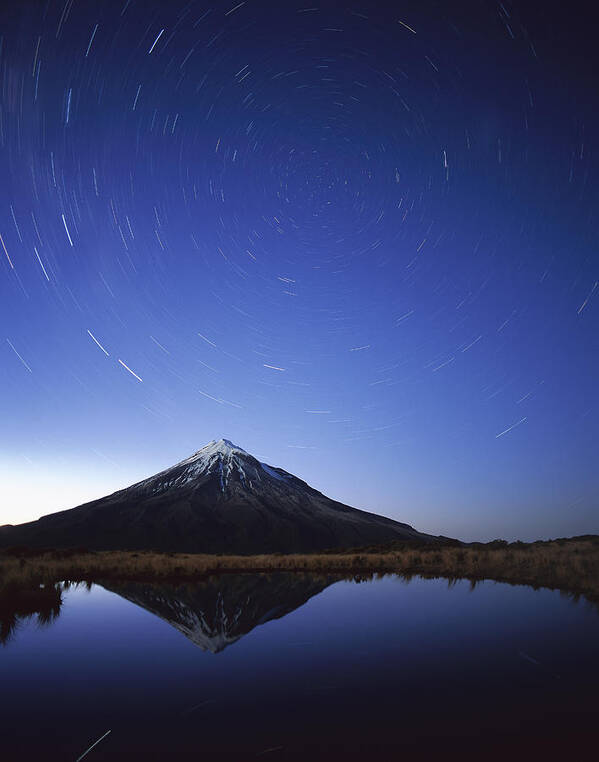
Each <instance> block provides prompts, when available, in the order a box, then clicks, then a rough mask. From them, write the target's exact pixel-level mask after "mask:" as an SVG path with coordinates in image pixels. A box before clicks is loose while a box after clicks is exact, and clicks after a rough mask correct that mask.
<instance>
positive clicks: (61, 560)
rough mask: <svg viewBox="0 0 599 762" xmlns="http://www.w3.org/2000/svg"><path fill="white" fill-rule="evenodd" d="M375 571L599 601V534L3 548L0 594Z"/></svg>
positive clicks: (366, 573)
mask: <svg viewBox="0 0 599 762" xmlns="http://www.w3.org/2000/svg"><path fill="white" fill-rule="evenodd" d="M274 571H287V572H311V573H333V574H340V575H346V576H356V575H369V574H373V573H395V574H401V575H406V576H410V575H421V576H424V577H446V578H449V579H461V578H465V579H470V580H475V581H477V580H484V579H490V580H496V581H498V582H509V583H511V584H521V585H531V586H533V587H547V588H552V589H559V590H562V591H564V592H567V593H570V594H573V595H583V596H585V597H586V598H588V599H589V600H591V601H593V602H595V603H599V536H595V535H586V536H582V537H574V538H571V539H560V540H548V541H538V542H535V543H519V542H517V543H509V544H508V543H507V542H505V541H501V540H499V541H494V542H492V543H486V544H482V543H474V544H470V545H465V544H460V543H457V542H449V543H439V544H430V545H419V546H413V545H412V546H409V545H407V544H405V543H404V544H399V545H397V546H387V547H381V548H372V547H371V548H363V549H359V550H352V551H345V552H343V551H342V552H333V551H329V552H325V553H312V554H300V553H298V554H289V555H284V554H269V555H255V556H234V555H231V556H228V555H218V556H215V555H204V554H189V553H155V552H152V551H95V552H94V551H85V550H32V549H26V548H21V549H19V548H13V549H6V550H4V551H1V552H0V593H1V592H2V590H8V589H15V588H21V587H29V586H31V585H39V584H42V583H46V584H47V583H54V582H58V581H61V580H70V581H83V580H85V581H92V582H93V581H94V580H97V579H100V578H102V579H107V578H110V577H112V578H115V579H117V578H118V579H121V580H125V579H138V580H160V579H193V578H201V577H205V576H208V575H215V574H225V573H232V572H236V573H240V572H241V573H243V572H247V573H249V572H274Z"/></svg>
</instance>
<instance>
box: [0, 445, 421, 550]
mask: <svg viewBox="0 0 599 762" xmlns="http://www.w3.org/2000/svg"><path fill="white" fill-rule="evenodd" d="M412 539H413V540H418V539H419V540H431V539H433V538H432V537H431V536H430V535H424V534H421V533H419V532H417V531H416V530H415V529H413V528H412V527H411V526H409V525H408V524H402V523H399V522H397V521H393V520H391V519H388V518H385V517H383V516H378V515H376V514H373V513H367V512H366V511H361V510H358V509H356V508H350V507H349V506H347V505H343V504H342V503H338V502H336V501H335V500H331V499H330V498H328V497H326V496H325V495H323V494H322V493H321V492H318V491H317V490H315V489H313V488H312V487H310V486H309V485H308V484H306V482H304V481H302V480H301V479H298V478H297V477H296V476H293V475H292V474H290V473H288V472H287V471H284V470H283V469H281V468H276V467H274V466H270V465H268V464H266V463H262V462H260V461H259V460H258V459H257V458H254V457H253V456H252V455H250V454H249V453H247V452H245V450H242V449H241V448H240V447H237V446H236V445H234V444H233V443H232V442H230V441H229V440H227V439H219V440H215V441H212V442H210V443H209V444H207V445H206V446H205V447H202V449H201V450H199V451H198V452H196V453H195V454H194V455H192V456H191V457H189V458H187V459H186V460H183V461H181V462H180V463H177V464H176V465H175V466H172V467H171V468H168V469H166V470H165V471H161V472H160V473H158V474H156V475H155V476H152V477H150V478H149V479H145V480H144V481H141V482H139V483H137V484H134V485H132V486H131V487H128V488H127V489H124V490H120V491H119V492H115V493H114V494H112V495H109V496H107V497H104V498H101V499H99V500H94V501H92V502H90V503H85V504H84V505H80V506H78V507H77V508H72V509H70V510H67V511H60V512H59V513H52V514H50V515H48V516H43V517H42V518H41V519H39V520H38V521H33V522H30V523H27V524H20V525H17V526H14V527H6V528H4V529H3V531H2V532H1V533H0V544H1V545H3V546H7V545H32V546H47V547H77V546H82V547H87V548H90V549H97V550H110V549H128V550H136V549H151V550H161V551H173V552H177V551H178V552H188V553H190V552H197V553H243V554H251V553H274V552H281V553H294V552H311V551H318V550H325V549H328V548H352V547H359V546H363V545H369V544H378V543H388V542H393V541H396V540H412Z"/></svg>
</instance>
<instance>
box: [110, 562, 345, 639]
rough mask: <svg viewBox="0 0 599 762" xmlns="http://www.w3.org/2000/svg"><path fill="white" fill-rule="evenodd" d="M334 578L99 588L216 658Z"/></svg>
mask: <svg viewBox="0 0 599 762" xmlns="http://www.w3.org/2000/svg"><path fill="white" fill-rule="evenodd" d="M337 579H339V577H332V576H327V577H314V576H309V575H303V574H301V575H298V574H290V573H278V574H270V575H268V576H267V575H261V574H227V575H223V576H220V577H211V578H209V579H207V580H202V581H199V582H185V583H182V584H178V585H177V584H159V585H157V584H150V583H145V582H113V581H110V582H103V581H102V580H100V581H99V584H101V585H102V587H104V588H106V590H110V591H111V592H113V593H117V594H118V595H120V596H121V597H122V598H126V599H127V600H128V601H131V602H132V603H135V604H137V605H138V606H141V607H142V608H144V609H146V611H149V612H150V613H152V614H155V615H156V616H158V617H160V618H161V619H164V621H165V622H168V623H169V624H170V625H171V626H172V627H174V628H175V629H177V630H179V632H181V633H183V635H185V637H186V638H189V640H191V642H192V643H195V644H196V645H197V646H199V647H200V648H201V649H202V650H203V651H211V652H212V653H219V652H220V651H222V650H223V649H225V648H226V647H227V646H230V645H231V644H232V643H235V642H236V641H238V640H239V639H240V638H241V637H243V636H244V635H247V634H248V632H250V631H251V630H253V629H254V627H257V626H258V625H259V624H264V623H265V622H268V621H270V620H271V619H279V618H280V617H283V616H285V615H286V614H289V613H290V612H291V611H294V610H295V609H297V608H299V607H300V606H303V605H304V603H306V601H308V600H309V599H310V598H312V596H313V595H317V594H318V593H320V592H322V591H323V590H324V589H325V587H328V586H329V585H330V584H332V583H333V582H335V581H336V580H337Z"/></svg>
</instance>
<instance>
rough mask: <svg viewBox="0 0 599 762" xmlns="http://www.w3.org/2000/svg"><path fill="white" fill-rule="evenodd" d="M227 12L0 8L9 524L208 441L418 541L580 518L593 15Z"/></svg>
mask: <svg viewBox="0 0 599 762" xmlns="http://www.w3.org/2000/svg"><path fill="white" fill-rule="evenodd" d="M235 6H236V3H235V0H231V2H230V3H224V4H222V3H217V4H213V5H212V6H207V5H203V4H202V3H197V2H188V3H185V2H177V1H176V0H175V1H173V2H169V3H157V2H148V1H147V0H144V2H141V0H129V1H127V0H123V2H110V1H109V0H108V1H103V2H91V1H90V2H82V1H81V0H78V2H73V0H67V2H66V4H65V3H63V2H62V0H61V2H47V3H42V2H40V3H34V2H14V3H12V8H11V4H10V3H4V4H3V10H2V11H1V15H0V82H1V88H2V90H1V101H0V172H1V175H0V176H1V178H2V182H1V184H0V235H1V236H2V242H3V243H0V320H1V325H2V334H3V335H2V336H1V337H0V338H1V341H0V388H1V390H2V396H1V401H0V405H1V407H0V431H1V438H0V476H1V477H2V485H3V487H2V489H3V496H2V498H0V500H1V501H2V509H1V513H0V523H3V522H4V521H5V522H14V523H16V522H18V521H24V520H28V519H31V518H37V517H38V516H39V515H41V514H44V513H48V512H50V511H52V510H57V509H60V508H68V507H72V506H73V505H75V504H77V503H79V502H82V501H83V500H84V499H90V498H93V497H99V496H101V495H103V494H106V493H108V492H111V491H113V490H114V489H117V488H120V487H123V486H127V485H128V484H130V483H132V482H134V481H136V480H138V479H140V478H142V477H145V476H148V475H150V474H152V473H154V472H156V471H158V470H159V469H161V468H164V467H167V466H169V465H171V464H172V463H174V462H176V461H178V460H181V459H182V458H184V457H187V456H188V455H189V454H190V453H191V452H193V451H195V450H197V449H199V448H200V447H201V446H202V445H203V444H205V443H206V442H207V441H208V440H210V439H213V438H219V437H221V436H224V437H227V438H229V439H232V440H233V441H234V442H236V443H237V444H239V445H240V446H242V447H244V448H245V449H246V450H248V451H249V452H251V453H253V454H255V455H256V456H257V457H260V458H261V459H263V460H265V461H267V462H269V463H271V464H274V465H278V466H282V467H283V468H286V469H287V470H289V471H291V472H293V473H295V474H297V475H298V476H300V477H302V478H304V479H305V480H307V481H308V482H310V483H311V484H312V485H314V486H315V487H317V488H318V489H321V490H322V491H324V492H325V493H326V494H328V495H330V496H332V497H334V498H337V499H339V500H342V501H344V502H347V503H349V504H352V505H356V506H358V507H362V508H366V509H370V510H374V511H378V512H382V513H385V514H387V515H390V516H393V517H397V518H399V519H401V520H403V521H407V522H409V523H412V524H414V525H415V526H417V527H418V528H420V529H423V530H428V531H434V532H440V533H443V534H446V535H453V536H460V537H463V538H465V539H479V538H480V539H491V538H493V537H498V536H502V537H506V538H510V539H511V538H516V537H520V538H523V539H529V538H534V537H549V536H556V535H571V534H579V533H583V532H597V531H599V519H598V518H597V517H598V515H599V511H598V510H597V506H598V498H599V474H598V471H597V451H598V446H599V441H598V439H599V438H598V436H597V433H598V430H599V407H598V402H597V388H598V386H599V384H598V381H599V359H598V356H599V355H598V350H599V339H598V329H599V285H597V283H598V280H599V256H598V245H599V240H598V232H599V224H598V222H599V217H598V214H599V207H598V202H599V182H598V179H599V178H598V172H597V170H598V166H597V143H596V136H597V130H598V127H599V118H598V117H599V107H598V100H597V95H596V86H595V82H594V79H593V74H594V71H596V66H597V54H596V51H595V48H596V43H595V41H594V40H593V39H592V38H591V35H590V30H591V18H590V12H591V11H590V8H589V4H587V3H580V4H578V3H573V4H570V5H569V6H568V10H567V11H564V9H563V6H556V7H555V8H554V7H553V6H552V5H551V4H547V3H542V4H536V3H529V2H516V3H508V2H505V3H503V4H501V3H499V4H497V3H492V2H488V3H487V2H470V3H468V2H467V3H462V2H456V3H434V2H427V1H426V0H425V1H424V2H418V3H402V4H400V5H398V4H396V3H394V4H390V5H389V6H386V5H385V4H384V3H368V4H365V5H364V6H353V5H351V6H345V5H342V4H335V3H318V4H317V5H316V4H314V5H313V6H311V4H310V3H306V4H305V5H302V3H301V2H300V3H295V4H294V3H291V2H284V3H282V2H263V1H262V0H255V1H254V0H251V1H250V0H247V2H245V3H241V4H240V5H239V6H238V7H235ZM585 13H587V14H589V15H588V16H585ZM586 30H589V32H588V33H587V31H586Z"/></svg>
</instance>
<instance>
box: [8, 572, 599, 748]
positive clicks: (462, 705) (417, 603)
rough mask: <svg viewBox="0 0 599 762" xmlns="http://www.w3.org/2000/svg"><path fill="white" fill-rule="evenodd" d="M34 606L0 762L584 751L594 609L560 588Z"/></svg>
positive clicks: (151, 591) (596, 661)
mask: <svg viewBox="0 0 599 762" xmlns="http://www.w3.org/2000/svg"><path fill="white" fill-rule="evenodd" d="M109 588H110V589H109ZM42 608H43V607H42ZM42 619H46V620H48V623H47V624H45V625H43V626H42V625H40V623H39V622H38V621H37V618H36V617H35V616H33V617H30V618H26V617H22V618H21V619H20V620H19V618H18V617H17V618H16V619H14V620H13V621H10V622H7V621H6V612H5V621H4V623H3V628H4V629H3V636H4V638H5V640H6V643H5V645H4V646H3V647H0V710H1V711H0V759H1V760H2V761H3V762H12V761H13V760H15V762H16V760H40V762H41V761H42V760H73V762H75V760H77V759H78V757H80V756H81V755H82V754H83V753H84V752H85V751H86V750H87V749H88V748H89V747H90V746H91V745H92V743H94V741H96V740H97V739H99V738H101V737H102V736H103V735H104V734H106V733H107V731H110V733H109V734H108V735H106V736H105V737H104V738H103V740H101V741H100V742H99V743H98V744H97V745H96V746H95V747H94V748H92V749H91V751H89V753H88V754H87V755H86V756H85V757H84V758H85V759H86V761H89V762H100V761H101V760H137V759H139V760H169V759H173V760H188V759H189V760H254V759H264V760H269V761H270V760H273V762H275V761H277V760H321V759H327V760H379V759H381V760H382V759H389V760H429V759H430V760H433V759H434V760H437V759H439V760H447V759H460V760H464V759H477V760H487V759H505V760H508V759H510V760H519V759H522V760H536V759H539V760H547V759H564V760H598V759H599V741H597V725H598V722H597V720H598V714H597V712H598V710H599V647H598V644H599V614H598V612H597V609H596V608H593V607H592V606H591V605H590V604H588V603H586V602H585V601H579V602H574V601H572V600H569V599H567V598H565V597H563V596H561V595H560V594H559V593H555V592H551V591H547V590H540V591H535V590H532V589H530V588H526V587H510V586H507V585H502V584H495V583H492V582H485V583H482V584H479V585H478V586H476V588H475V589H474V590H471V586H470V584H469V583H467V582H458V583H457V584H455V585H453V586H448V583H447V581H444V580H422V579H414V580H412V581H411V582H409V583H406V582H405V581H402V580H400V579H398V578H396V577H386V578H384V579H380V580H373V581H369V582H362V583H360V584H357V583H355V582H351V581H335V580H334V579H333V578H325V577H309V576H294V575H282V574H278V575H271V576H270V577H267V576H259V575H228V576H226V577H222V578H219V579H212V580H210V581H207V582H203V583H198V584H193V585H189V584H185V585H180V586H167V585H161V586H153V585H144V584H139V583H123V584H116V583H114V582H112V583H110V585H108V584H107V585H106V587H103V586H100V585H93V586H92V587H91V589H90V590H87V589H86V588H85V587H77V588H70V589H67V590H65V591H63V592H62V605H61V606H60V607H58V606H54V608H53V609H52V607H50V610H46V611H43V612H42Z"/></svg>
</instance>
